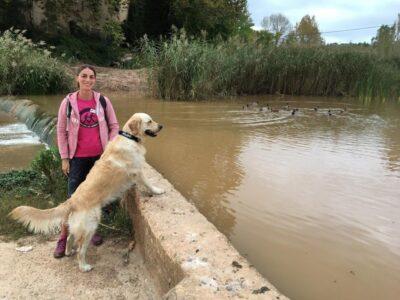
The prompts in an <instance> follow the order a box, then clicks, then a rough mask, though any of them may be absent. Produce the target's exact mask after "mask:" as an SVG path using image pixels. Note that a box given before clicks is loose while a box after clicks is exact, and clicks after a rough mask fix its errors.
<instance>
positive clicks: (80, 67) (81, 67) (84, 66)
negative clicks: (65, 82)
mask: <svg viewBox="0 0 400 300" xmlns="http://www.w3.org/2000/svg"><path fill="white" fill-rule="evenodd" d="M84 69H90V70H92V71H93V73H94V77H96V69H95V68H94V67H93V66H92V65H88V64H84V65H81V66H79V68H78V69H77V70H76V76H78V75H79V73H81V72H82V70H84Z"/></svg>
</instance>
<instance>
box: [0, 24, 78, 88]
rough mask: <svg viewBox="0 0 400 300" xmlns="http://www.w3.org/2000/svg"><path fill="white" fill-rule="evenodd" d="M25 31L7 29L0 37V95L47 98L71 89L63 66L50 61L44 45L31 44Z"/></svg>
mask: <svg viewBox="0 0 400 300" xmlns="http://www.w3.org/2000/svg"><path fill="white" fill-rule="evenodd" d="M24 33H25V31H20V30H18V29H15V30H14V29H9V30H6V31H4V32H3V33H2V35H1V36H0V94H49V93H58V92H64V91H67V90H69V89H70V88H71V85H72V78H71V77H70V75H69V74H68V72H67V69H66V67H65V66H64V65H62V64H61V63H60V62H58V61H57V60H56V59H55V58H52V57H51V52H50V51H49V50H48V49H45V48H44V46H45V42H39V43H36V44H35V43H33V42H32V41H31V40H30V39H27V38H26V37H24Z"/></svg>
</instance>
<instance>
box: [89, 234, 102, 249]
mask: <svg viewBox="0 0 400 300" xmlns="http://www.w3.org/2000/svg"><path fill="white" fill-rule="evenodd" d="M101 244H103V238H102V237H101V235H100V234H98V233H95V234H94V235H93V236H92V245H93V246H100V245H101Z"/></svg>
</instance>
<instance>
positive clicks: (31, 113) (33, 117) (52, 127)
mask: <svg viewBox="0 0 400 300" xmlns="http://www.w3.org/2000/svg"><path fill="white" fill-rule="evenodd" d="M0 109H1V110H4V111H5V112H7V113H10V114H12V115H14V116H16V117H17V118H18V120H20V121H21V122H24V123H25V124H26V126H27V127H28V128H29V129H30V130H32V131H33V132H35V133H36V134H37V135H38V136H39V137H40V140H41V141H43V142H44V143H46V144H48V145H50V146H55V145H56V144H57V143H56V126H57V117H56V116H54V115H51V114H49V113H47V112H44V111H43V110H42V109H41V108H40V107H39V105H37V104H35V103H33V102H32V101H31V100H27V99H23V100H14V99H11V98H0Z"/></svg>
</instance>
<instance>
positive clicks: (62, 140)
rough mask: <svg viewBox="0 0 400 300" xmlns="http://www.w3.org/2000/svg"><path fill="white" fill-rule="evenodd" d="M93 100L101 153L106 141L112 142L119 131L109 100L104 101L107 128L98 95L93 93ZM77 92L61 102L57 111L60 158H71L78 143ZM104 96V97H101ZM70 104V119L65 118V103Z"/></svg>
mask: <svg viewBox="0 0 400 300" xmlns="http://www.w3.org/2000/svg"><path fill="white" fill-rule="evenodd" d="M93 94H94V99H95V101H96V113H97V118H98V120H99V131H100V140H101V145H102V146H103V151H104V149H105V148H106V145H107V143H108V141H110V140H112V139H113V138H114V137H115V136H116V135H117V134H118V130H119V125H118V121H117V117H116V116H115V112H114V108H113V107H112V104H111V102H110V100H109V99H108V98H107V97H104V98H105V99H106V103H107V106H106V112H107V119H108V126H107V122H106V119H105V117H104V109H103V107H102V106H101V103H100V100H99V99H100V93H98V92H95V91H93ZM77 95H78V92H74V93H71V94H68V95H67V96H66V97H65V98H64V100H63V101H62V102H61V105H60V109H59V110H58V121H57V143H58V150H59V151H60V155H61V158H62V159H64V158H70V159H71V158H73V157H74V155H75V151H76V146H77V143H78V131H79V126H80V118H79V109H78V103H77ZM103 96H104V95H103ZM68 100H69V102H70V103H71V108H72V110H71V117H70V118H67V103H68Z"/></svg>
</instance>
